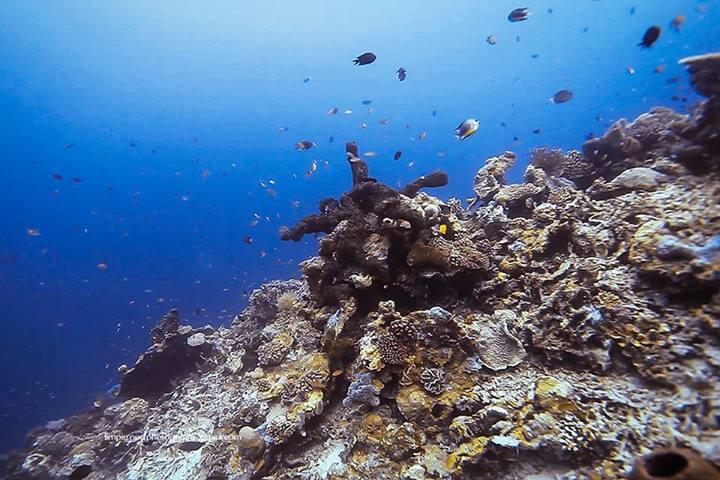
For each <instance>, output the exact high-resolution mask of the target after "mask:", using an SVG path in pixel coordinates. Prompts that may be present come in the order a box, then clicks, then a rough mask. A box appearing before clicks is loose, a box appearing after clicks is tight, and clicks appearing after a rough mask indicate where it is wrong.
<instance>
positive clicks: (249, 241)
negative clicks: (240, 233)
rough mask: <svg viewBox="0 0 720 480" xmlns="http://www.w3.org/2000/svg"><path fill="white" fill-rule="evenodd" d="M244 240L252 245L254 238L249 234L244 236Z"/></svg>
mask: <svg viewBox="0 0 720 480" xmlns="http://www.w3.org/2000/svg"><path fill="white" fill-rule="evenodd" d="M243 241H244V242H245V243H247V244H248V245H250V244H251V243H252V242H253V238H252V237H251V236H247V237H245V238H243Z"/></svg>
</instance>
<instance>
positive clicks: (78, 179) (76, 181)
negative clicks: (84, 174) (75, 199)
mask: <svg viewBox="0 0 720 480" xmlns="http://www.w3.org/2000/svg"><path fill="white" fill-rule="evenodd" d="M72 181H73V182H74V183H80V182H82V178H80V177H73V179H72Z"/></svg>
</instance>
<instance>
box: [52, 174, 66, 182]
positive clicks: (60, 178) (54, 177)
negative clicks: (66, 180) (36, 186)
mask: <svg viewBox="0 0 720 480" xmlns="http://www.w3.org/2000/svg"><path fill="white" fill-rule="evenodd" d="M52 178H53V179H55V180H62V179H63V176H62V175H60V174H59V173H53V174H52Z"/></svg>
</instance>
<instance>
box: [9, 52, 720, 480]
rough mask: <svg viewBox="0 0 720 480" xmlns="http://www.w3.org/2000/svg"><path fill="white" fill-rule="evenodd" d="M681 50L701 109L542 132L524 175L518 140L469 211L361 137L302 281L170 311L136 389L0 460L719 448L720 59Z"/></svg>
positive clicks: (494, 457)
mask: <svg viewBox="0 0 720 480" xmlns="http://www.w3.org/2000/svg"><path fill="white" fill-rule="evenodd" d="M685 63H686V64H688V65H689V66H690V72H691V74H693V75H694V76H695V78H694V84H695V85H696V86H698V85H702V87H699V88H698V89H699V92H700V93H701V94H706V95H707V96H708V97H709V98H707V99H705V100H703V101H702V102H701V103H700V104H699V105H698V106H696V107H695V108H694V109H693V110H692V111H691V112H690V113H689V114H681V113H677V112H674V111H671V110H669V109H665V108H656V109H653V110H651V111H650V112H648V113H646V114H644V115H641V116H640V117H638V118H637V119H635V120H634V121H632V122H630V121H627V120H621V121H619V122H617V123H616V124H614V125H613V126H612V127H611V128H610V129H609V130H608V132H607V133H606V134H605V135H604V136H602V137H600V138H595V139H591V140H589V141H588V142H586V143H585V144H584V145H583V147H582V151H570V152H563V151H561V150H553V149H538V150H536V151H534V152H532V162H531V163H530V165H529V166H528V167H527V169H526V171H525V177H524V182H523V183H519V184H508V183H507V180H506V178H505V172H506V171H507V170H508V169H509V168H510V166H511V165H512V164H513V162H515V161H516V159H517V155H516V154H514V153H513V152H505V153H504V154H502V155H499V156H497V157H493V158H490V159H488V160H487V162H486V164H485V165H484V166H483V167H482V168H481V169H480V170H479V171H478V173H477V175H476V176H475V178H474V188H473V190H474V193H475V197H474V198H473V199H472V201H471V204H472V208H467V209H465V208H463V207H462V202H460V201H459V200H457V199H450V200H448V201H442V200H440V199H438V198H436V197H433V196H431V195H429V194H427V193H425V192H421V191H419V190H420V189H421V188H428V187H435V186H441V185H444V184H445V183H447V175H445V174H444V173H442V172H437V173H434V174H431V175H428V176H425V177H420V178H419V179H418V180H416V181H415V182H412V183H411V184H409V185H408V186H407V187H405V188H404V189H401V190H400V191H397V190H395V189H392V188H390V187H389V186H387V185H385V184H383V183H381V182H379V181H377V180H375V179H373V178H371V177H370V176H369V171H368V167H367V165H366V164H365V163H364V162H363V161H362V160H360V159H359V157H358V156H357V146H356V145H354V144H352V143H350V144H348V145H347V148H346V150H347V154H348V162H349V165H350V168H351V171H352V175H353V187H352V190H351V191H350V192H348V193H346V194H344V195H343V196H342V197H341V198H340V199H339V200H335V199H325V200H323V201H322V202H321V204H320V212H319V213H318V214H314V215H311V216H308V217H305V218H303V219H301V220H300V221H299V222H298V224H297V225H295V226H294V227H291V228H289V229H287V230H285V231H284V232H283V233H282V235H283V238H284V239H287V240H298V239H300V238H302V236H303V235H305V234H309V233H318V232H323V233H325V234H326V235H324V236H322V237H321V238H320V240H319V248H318V254H317V256H315V257H312V258H310V259H307V260H306V261H304V262H302V264H301V266H302V278H300V279H298V280H291V281H284V282H283V281H275V282H270V283H268V284H266V285H263V286H262V287H260V288H259V289H257V290H256V291H254V292H253V293H252V295H251V296H250V300H249V305H248V307H247V308H246V309H245V310H244V311H243V312H241V313H239V314H238V315H237V316H236V317H235V319H234V321H233V322H232V324H231V325H229V326H226V327H220V328H217V329H215V328H211V327H204V328H198V329H193V328H192V327H189V326H187V325H181V324H180V318H179V314H178V313H177V312H174V311H171V312H170V313H168V315H166V317H164V318H163V320H161V322H160V324H159V325H158V327H156V328H155V329H153V331H152V335H151V336H152V342H153V345H152V346H151V347H150V349H149V350H148V351H147V352H146V353H144V354H143V355H142V356H141V357H140V358H139V359H138V361H137V363H136V364H135V365H134V366H133V367H127V366H121V368H120V369H119V372H120V374H121V375H122V382H121V386H120V394H121V397H119V398H118V399H117V400H116V401H115V402H112V403H111V404H109V405H108V404H96V405H94V406H93V407H92V408H90V409H88V410H87V411H85V412H81V413H79V414H77V415H73V416H71V417H68V418H66V419H62V420H57V421H53V422H50V423H48V424H47V425H45V426H44V427H40V428H37V429H35V430H33V431H32V432H31V433H30V435H29V437H28V441H27V445H26V447H25V448H23V449H21V450H19V451H17V452H15V453H13V454H12V456H11V458H10V461H9V466H8V471H7V473H6V475H5V477H4V478H7V479H12V480H19V479H28V478H43V479H61V478H62V479H67V478H70V479H74V480H78V479H82V478H86V479H90V480H92V479H107V478H117V479H123V480H131V479H142V478H152V479H158V480H161V479H162V480H171V479H172V480H175V479H177V480H180V479H187V478H198V479H213V480H222V479H226V480H241V479H247V480H250V479H260V478H263V479H275V480H281V479H307V480H311V479H312V480H314V479H346V478H353V479H378V478H399V479H405V480H420V479H426V478H427V479H432V478H435V479H465V478H467V479H469V478H473V479H488V480H490V479H492V480H498V479H500V480H503V479H508V480H510V479H522V478H533V479H550V478H556V479H561V480H575V479H592V480H610V479H618V480H619V479H623V478H626V477H627V475H628V474H630V472H631V471H633V472H634V473H633V475H636V477H634V478H644V477H637V475H641V473H638V472H645V470H647V468H650V467H648V465H650V464H649V463H648V462H650V461H651V460H652V459H653V458H655V457H652V456H650V457H648V456H647V454H649V453H650V452H653V451H655V450H659V449H665V448H668V447H673V448H675V447H678V448H682V449H684V450H678V451H679V452H683V453H682V454H683V455H685V456H686V457H687V458H691V459H692V461H693V462H700V460H696V459H699V458H700V457H702V458H704V459H705V461H707V462H711V463H714V464H715V465H720V446H719V445H720V386H719V385H718V382H717V379H718V374H719V373H720V120H719V119H720V117H719V116H718V114H719V113H720V100H719V99H718V92H720V89H718V88H717V86H718V75H717V70H718V62H717V58H716V57H712V56H710V57H702V56H701V57H692V58H690V59H688V60H685ZM713 75H714V76H713ZM713 82H715V83H713ZM673 452H674V450H673ZM643 456H645V457H644V458H645V460H643V461H644V462H645V463H641V464H638V465H639V466H636V467H635V470H633V466H634V464H635V463H636V460H637V459H639V458H641V457H643ZM711 463H703V464H702V465H703V467H702V468H707V470H703V471H706V472H711V471H712V470H713V469H714V467H713V466H712V465H711ZM642 474H644V473H642ZM678 478H679V477H678ZM688 478H689V477H688Z"/></svg>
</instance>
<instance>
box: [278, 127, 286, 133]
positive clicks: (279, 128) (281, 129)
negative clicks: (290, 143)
mask: <svg viewBox="0 0 720 480" xmlns="http://www.w3.org/2000/svg"><path fill="white" fill-rule="evenodd" d="M278 130H280V131H281V132H287V131H288V127H278Z"/></svg>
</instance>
